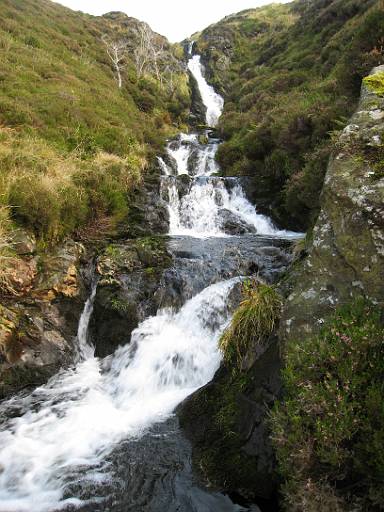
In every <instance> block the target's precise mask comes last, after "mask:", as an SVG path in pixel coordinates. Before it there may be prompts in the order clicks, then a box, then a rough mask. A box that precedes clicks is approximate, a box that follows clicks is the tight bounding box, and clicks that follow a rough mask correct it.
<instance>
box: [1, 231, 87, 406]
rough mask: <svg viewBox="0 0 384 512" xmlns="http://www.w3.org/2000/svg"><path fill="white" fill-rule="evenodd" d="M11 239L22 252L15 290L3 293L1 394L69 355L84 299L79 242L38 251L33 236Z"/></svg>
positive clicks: (38, 377) (33, 381) (34, 381)
mask: <svg viewBox="0 0 384 512" xmlns="http://www.w3.org/2000/svg"><path fill="white" fill-rule="evenodd" d="M15 240H16V236H15ZM15 244H16V249H17V250H18V251H19V252H20V253H21V254H23V255H24V257H23V258H20V259H18V260H17V262H18V264H17V265H14V266H13V268H14V271H15V276H16V274H17V276H16V277H15V279H14V282H15V287H14V294H13V295H10V296H6V297H2V299H1V305H0V398H1V397H4V396H6V395H8V394H10V393H14V392H16V391H18V390H20V389H22V388H24V387H26V386H36V385H38V384H40V383H42V382H44V381H45V380H46V379H47V378H48V377H49V376H51V375H52V374H54V373H55V372H56V371H57V370H58V369H59V368H60V367H62V366H64V365H67V364H69V363H70V362H71V361H72V360H73V356H74V352H75V351H74V340H75V337H76V333H77V325H78V320H79V317H80V314H81V311H82V308H83V304H84V300H85V290H84V284H83V279H82V277H81V275H80V261H81V258H82V256H83V255H84V248H83V246H81V245H80V244H78V243H75V242H67V243H66V244H64V245H63V246H61V247H58V248H57V249H56V250H55V251H54V252H53V253H51V254H50V255H46V256H42V255H36V254H35V249H36V246H35V243H34V241H33V239H32V238H31V237H29V236H27V235H23V234H22V233H21V232H20V233H18V234H17V240H16V242H15ZM38 270H39V272H38Z"/></svg>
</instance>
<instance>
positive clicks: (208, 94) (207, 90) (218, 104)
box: [188, 55, 224, 127]
mask: <svg viewBox="0 0 384 512" xmlns="http://www.w3.org/2000/svg"><path fill="white" fill-rule="evenodd" d="M188 68H189V70H190V72H191V73H192V75H193V76H194V78H195V80H196V82H197V84H198V86H199V90H200V94H201V99H202V100H203V103H204V105H205V107H206V109H207V114H206V122H207V125H208V126H211V127H215V126H216V125H217V122H218V120H219V117H220V116H221V114H222V112H223V107H224V100H223V98H222V97H221V96H220V94H217V92H216V91H215V89H214V88H213V87H212V86H211V85H209V84H208V83H207V81H206V80H205V78H204V75H203V66H202V64H201V57H200V55H194V56H193V57H192V58H191V59H189V61H188Z"/></svg>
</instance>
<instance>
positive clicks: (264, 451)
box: [177, 338, 281, 504]
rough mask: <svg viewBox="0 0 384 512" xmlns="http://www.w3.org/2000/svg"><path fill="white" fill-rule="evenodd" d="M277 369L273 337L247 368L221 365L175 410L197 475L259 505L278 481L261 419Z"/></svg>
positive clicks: (277, 384)
mask: <svg viewBox="0 0 384 512" xmlns="http://www.w3.org/2000/svg"><path fill="white" fill-rule="evenodd" d="M280 369H281V361H280V355H279V348H278V343H277V340H276V338H273V339H271V340H270V343H269V345H267V346H266V349H265V350H264V351H262V353H261V354H259V356H258V358H257V359H256V361H255V362H254V364H253V365H252V366H251V368H250V369H249V370H247V371H242V372H240V373H239V374H237V375H236V374H234V373H233V371H232V369H231V368H227V367H226V366H225V365H224V364H222V366H221V367H220V369H219V370H218V372H217V373H216V375H215V377H214V379H213V380H212V382H210V383H209V384H207V385H206V386H205V387H204V388H201V389H200V390H198V391H197V392H196V393H194V394H193V395H192V396H191V397H189V398H188V399H186V400H185V401H184V402H183V403H182V404H181V405H180V406H179V408H178V410H177V413H178V416H179V418H180V424H181V426H182V428H183V429H184V431H185V433H186V435H187V437H188V438H189V439H190V441H191V442H192V445H193V450H194V451H193V460H194V464H195V468H196V469H197V470H198V471H200V473H201V474H202V476H203V477H204V478H205V479H206V480H209V482H210V483H211V485H213V486H214V487H216V488H217V489H220V490H224V491H225V492H228V493H229V494H237V495H241V496H243V497H245V498H247V499H250V500H252V501H256V502H257V500H258V499H259V498H261V499H262V500H264V503H263V504H266V503H268V502H272V501H274V499H275V495H276V492H277V488H278V484H279V479H278V477H277V471H276V460H275V456H274V451H273V448H272V444H271V441H270V438H269V430H268V423H267V420H268V414H269V411H270V408H271V407H272V405H273V403H274V401H275V400H276V398H277V397H279V396H280V394H281V381H280Z"/></svg>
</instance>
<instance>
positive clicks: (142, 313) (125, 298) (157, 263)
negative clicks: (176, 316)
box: [90, 237, 171, 357]
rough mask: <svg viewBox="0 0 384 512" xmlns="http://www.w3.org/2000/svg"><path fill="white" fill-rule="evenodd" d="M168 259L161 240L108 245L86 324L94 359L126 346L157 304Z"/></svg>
mask: <svg viewBox="0 0 384 512" xmlns="http://www.w3.org/2000/svg"><path fill="white" fill-rule="evenodd" d="M170 262H171V259H170V256H169V254H168V252H167V250H166V247H165V241H164V240H163V239H161V238H155V237H153V238H151V237H147V238H139V239H137V240H131V241H127V242H125V243H124V244H118V243H116V244H112V245H109V246H108V247H107V248H106V250H105V251H104V253H103V254H102V255H101V256H100V257H99V259H98V262H97V269H96V270H97V274H98V275H99V276H100V280H99V283H98V287H97V293H96V297H95V302H94V310H93V314H92V317H91V322H90V331H91V338H92V340H93V342H94V344H95V347H96V352H95V353H96V356H98V357H105V356H107V355H109V354H111V353H112V352H114V351H115V350H116V348H117V347H118V346H119V345H123V344H125V343H129V341H130V336H131V333H132V331H133V330H134V329H135V328H136V327H137V326H138V324H139V322H141V321H143V320H144V319H145V318H147V317H148V316H151V315H154V314H156V311H157V309H158V307H159V306H160V304H161V289H160V282H161V278H162V274H163V270H164V269H165V268H166V267H167V266H168V265H169V264H170Z"/></svg>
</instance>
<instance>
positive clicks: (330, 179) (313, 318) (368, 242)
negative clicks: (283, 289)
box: [281, 66, 384, 339]
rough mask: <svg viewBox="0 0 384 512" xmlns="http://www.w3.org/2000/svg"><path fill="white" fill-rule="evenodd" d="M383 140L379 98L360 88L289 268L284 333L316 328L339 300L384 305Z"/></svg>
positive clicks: (382, 107)
mask: <svg viewBox="0 0 384 512" xmlns="http://www.w3.org/2000/svg"><path fill="white" fill-rule="evenodd" d="M383 70H384V67H383V66H381V67H379V68H376V69H375V70H374V71H373V74H378V73H380V72H382V71H383ZM383 140H384V98H383V97H380V96H377V95H376V94H375V93H374V92H373V91H370V90H369V89H368V88H367V87H366V86H363V90H362V97H361V101H360V105H359V107H358V110H357V112H356V113H355V115H354V116H353V117H352V119H351V120H350V124H349V125H348V126H347V127H346V128H345V129H344V131H343V132H342V134H341V136H340V140H339V143H338V145H337V151H336V153H335V155H334V157H333V158H332V159H331V161H330V163H329V167H328V171H327V175H326V179H325V184H324V189H323V193H322V199H321V204H322V208H321V213H320V216H319V218H318V221H317V223H316V226H315V228H314V231H313V240H312V242H311V244H310V247H309V251H308V252H309V254H308V257H307V259H306V260H305V261H304V263H303V264H302V265H300V266H299V267H298V268H297V269H296V270H295V271H294V272H293V282H294V287H293V291H292V293H291V294H290V296H289V297H288V300H287V304H286V307H285V310H284V313H283V322H282V329H281V336H282V338H287V337H288V338H293V337H295V338H297V339H300V337H302V336H306V335H307V334H308V333H311V332H313V331H316V330H318V329H319V327H321V325H322V323H323V321H324V319H325V318H326V317H327V316H328V315H329V314H331V313H332V312H333V311H334V309H335V306H336V305H337V304H343V303H348V302H350V301H351V299H352V298H353V297H354V296H358V295H360V296H361V295H363V296H365V297H366V298H368V299H370V300H371V301H373V302H375V303H383V301H384V286H383V282H384V174H383V169H384V163H383V162H384V158H383V151H382V144H383Z"/></svg>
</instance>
